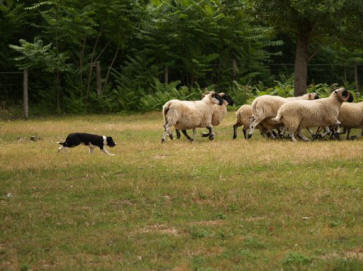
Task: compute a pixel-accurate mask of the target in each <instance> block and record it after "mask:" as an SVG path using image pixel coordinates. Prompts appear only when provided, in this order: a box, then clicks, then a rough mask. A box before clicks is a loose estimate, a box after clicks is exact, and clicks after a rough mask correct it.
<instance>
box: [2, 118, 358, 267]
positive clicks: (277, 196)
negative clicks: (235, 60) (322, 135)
mask: <svg viewBox="0 0 363 271" xmlns="http://www.w3.org/2000/svg"><path fill="white" fill-rule="evenodd" d="M233 123H234V114H233V113H230V114H229V115H228V117H227V119H226V120H225V121H224V122H223V124H222V125H221V126H219V127H216V133H217V135H216V139H215V141H213V142H208V140H206V139H204V138H201V137H200V136H199V134H198V138H197V140H196V141H195V142H193V143H189V142H188V141H187V140H186V139H184V138H183V139H182V140H180V141H175V140H174V141H170V140H168V141H167V142H166V143H165V144H163V145H162V144H160V139H161V135H162V128H161V127H162V118H161V114H160V113H149V114H145V115H132V116H121V115H106V116H84V117H65V118H47V119H38V120H30V121H26V122H25V121H9V122H8V121H1V122H0V270H175V271H176V270H362V269H363V208H362V207H363V205H362V199H363V191H362V188H363V139H359V140H353V141H340V142H337V141H319V142H309V143H305V142H298V143H292V142H289V141H274V140H266V139H263V138H261V137H260V136H254V137H253V138H252V139H251V140H250V141H246V140H244V139H243V138H242V132H241V131H240V130H239V137H238V139H237V140H232V125H233ZM75 131H83V132H91V133H97V134H104V135H111V136H113V138H114V139H115V141H116V143H117V146H116V147H115V148H113V149H110V148H109V150H110V151H111V152H112V153H115V154H116V156H114V157H109V156H107V155H105V154H104V153H102V152H100V151H99V150H95V152H94V153H93V154H92V155H91V154H89V153H88V149H87V148H85V147H83V146H81V147H78V148H75V149H70V150H68V151H64V152H61V153H57V148H58V145H57V144H56V143H55V142H56V141H59V140H63V139H65V137H66V135H67V134H68V133H70V132H75ZM198 133H200V131H198ZM359 133H360V132H358V131H355V134H356V135H358V134H359ZM30 136H36V137H40V139H39V140H38V141H31V140H29V138H30Z"/></svg>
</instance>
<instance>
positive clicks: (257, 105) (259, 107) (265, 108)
mask: <svg viewBox="0 0 363 271" xmlns="http://www.w3.org/2000/svg"><path fill="white" fill-rule="evenodd" d="M314 99H319V95H318V94H316V93H307V94H304V95H302V96H298V97H288V98H283V97H280V96H272V95H263V96H259V97H257V98H256V99H255V100H254V101H253V102H252V114H253V121H252V123H251V125H250V130H249V133H248V138H250V137H251V136H252V134H253V131H254V129H255V128H256V126H257V125H258V124H260V123H261V122H262V123H263V124H264V126H265V127H270V128H269V129H268V130H271V127H274V128H279V127H280V126H281V124H279V123H277V122H275V121H273V120H272V118H273V117H275V116H276V114H277V111H278V110H279V108H280V107H281V106H282V105H283V104H285V103H287V102H290V101H294V100H314ZM269 132H271V131H269Z"/></svg>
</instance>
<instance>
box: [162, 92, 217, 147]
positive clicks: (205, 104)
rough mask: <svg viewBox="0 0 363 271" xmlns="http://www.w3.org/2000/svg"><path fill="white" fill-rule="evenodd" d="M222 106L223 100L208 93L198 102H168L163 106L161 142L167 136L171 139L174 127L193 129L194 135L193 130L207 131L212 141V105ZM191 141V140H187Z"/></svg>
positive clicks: (214, 94) (212, 93)
mask: <svg viewBox="0 0 363 271" xmlns="http://www.w3.org/2000/svg"><path fill="white" fill-rule="evenodd" d="M216 104H218V105H222V104H223V99H222V97H220V96H219V95H218V94H216V93H214V92H210V93H208V94H207V95H205V96H204V97H203V99H202V100H199V101H181V100H176V99H175V100H170V101H168V102H166V103H165V104H164V106H163V111H162V113H163V118H164V133H163V136H162V138H161V142H162V143H163V142H165V138H166V136H167V135H169V137H170V139H173V134H172V132H171V130H170V129H171V127H173V126H174V127H175V128H176V129H179V130H182V131H183V130H187V129H193V134H195V128H197V127H202V128H207V129H208V130H209V134H210V135H209V139H210V140H213V139H214V131H213V124H212V115H213V111H214V105H216ZM188 139H189V140H190V141H193V139H194V135H193V138H188Z"/></svg>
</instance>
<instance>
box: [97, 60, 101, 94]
mask: <svg viewBox="0 0 363 271" xmlns="http://www.w3.org/2000/svg"><path fill="white" fill-rule="evenodd" d="M96 74H97V95H98V96H101V95H102V78H101V64H100V62H99V61H97V62H96Z"/></svg>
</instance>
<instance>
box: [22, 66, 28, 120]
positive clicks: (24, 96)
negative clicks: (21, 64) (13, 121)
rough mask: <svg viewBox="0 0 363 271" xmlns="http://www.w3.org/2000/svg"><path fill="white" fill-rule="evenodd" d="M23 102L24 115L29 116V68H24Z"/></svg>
mask: <svg viewBox="0 0 363 271" xmlns="http://www.w3.org/2000/svg"><path fill="white" fill-rule="evenodd" d="M23 102H24V117H25V119H28V118H29V85H28V69H25V70H24V78H23Z"/></svg>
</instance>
